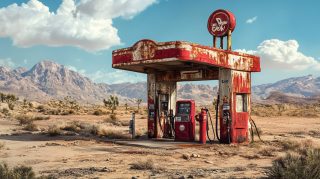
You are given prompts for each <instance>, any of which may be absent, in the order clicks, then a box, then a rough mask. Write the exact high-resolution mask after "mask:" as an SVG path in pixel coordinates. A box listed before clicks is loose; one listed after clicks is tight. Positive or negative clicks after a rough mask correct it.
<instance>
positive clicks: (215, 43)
mask: <svg viewBox="0 0 320 179" xmlns="http://www.w3.org/2000/svg"><path fill="white" fill-rule="evenodd" d="M213 47H214V48H216V47H217V37H216V36H213Z"/></svg>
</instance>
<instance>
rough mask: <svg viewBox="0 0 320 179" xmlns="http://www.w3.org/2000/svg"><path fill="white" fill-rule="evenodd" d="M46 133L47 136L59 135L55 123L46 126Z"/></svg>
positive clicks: (59, 132)
mask: <svg viewBox="0 0 320 179" xmlns="http://www.w3.org/2000/svg"><path fill="white" fill-rule="evenodd" d="M48 134H49V136H52V137H53V136H58V135H61V130H60V128H59V127H58V126H56V125H52V126H49V128H48Z"/></svg>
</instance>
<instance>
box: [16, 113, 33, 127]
mask: <svg viewBox="0 0 320 179" xmlns="http://www.w3.org/2000/svg"><path fill="white" fill-rule="evenodd" d="M16 120H18V121H19V124H20V125H27V124H30V123H32V122H33V120H34V119H33V117H32V116H30V115H26V114H21V115H18V116H16Z"/></svg>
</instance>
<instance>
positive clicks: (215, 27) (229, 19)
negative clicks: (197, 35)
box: [208, 9, 236, 37]
mask: <svg viewBox="0 0 320 179" xmlns="http://www.w3.org/2000/svg"><path fill="white" fill-rule="evenodd" d="M235 27H236V18H235V17H234V15H233V14H232V13H231V12H230V11H227V10H223V9H219V10H216V11H214V12H213V13H212V14H211V15H210V17H209V19H208V31H209V33H210V34H211V35H213V36H216V37H223V36H226V35H228V31H229V30H231V32H233V30H234V28H235Z"/></svg>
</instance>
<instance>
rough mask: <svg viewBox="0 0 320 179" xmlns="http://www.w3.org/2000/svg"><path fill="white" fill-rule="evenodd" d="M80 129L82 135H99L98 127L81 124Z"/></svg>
mask: <svg viewBox="0 0 320 179" xmlns="http://www.w3.org/2000/svg"><path fill="white" fill-rule="evenodd" d="M80 128H81V129H82V130H81V133H82V134H84V135H99V126H96V125H89V124H83V125H82V126H81V127H80Z"/></svg>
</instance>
